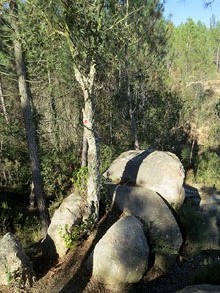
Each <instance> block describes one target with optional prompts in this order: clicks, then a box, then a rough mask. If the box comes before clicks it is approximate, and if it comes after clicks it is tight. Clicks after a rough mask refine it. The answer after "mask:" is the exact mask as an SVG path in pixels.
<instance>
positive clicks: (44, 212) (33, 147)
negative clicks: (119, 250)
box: [10, 1, 50, 235]
mask: <svg viewBox="0 0 220 293" xmlns="http://www.w3.org/2000/svg"><path fill="white" fill-rule="evenodd" d="M10 8H11V11H12V16H11V26H12V28H13V30H14V33H15V38H14V41H13V43H14V55H15V65H16V72H17V78H18V90H19V95H20V102H21V107H22V112H23V119H24V126H25V131H26V139H27V146H28V153H29V157H30V163H31V170H32V177H33V184H34V194H35V196H36V201H37V206H38V210H39V214H40V219H41V224H42V229H43V232H44V234H45V235H46V233H47V229H48V227H49V224H50V218H49V212H48V209H47V204H46V197H45V194H44V189H43V180H42V177H41V173H40V161H39V157H38V148H37V139H36V130H35V127H34V122H33V114H32V109H31V103H30V97H29V91H28V84H27V81H26V67H25V61H24V57H23V53H22V47H21V43H20V41H19V29H18V25H17V21H18V20H17V17H18V9H17V3H16V1H11V2H10Z"/></svg>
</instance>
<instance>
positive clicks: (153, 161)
mask: <svg viewBox="0 0 220 293" xmlns="http://www.w3.org/2000/svg"><path fill="white" fill-rule="evenodd" d="M103 175H104V177H105V178H107V179H110V180H112V181H113V182H117V183H120V184H123V183H127V184H128V185H133V186H143V187H147V188H149V189H152V190H154V191H156V192H158V193H159V194H160V195H161V196H162V197H163V198H164V199H165V200H166V201H167V202H168V203H169V204H171V205H172V206H173V207H179V206H181V205H182V203H183V201H184V199H185V192H184V189H183V180H184V177H185V174H184V169H183V166H182V164H181V162H180V160H179V158H178V157H177V156H176V155H175V154H173V153H170V152H163V151H153V152H149V151H128V152H124V153H122V154H121V155H120V156H119V157H118V158H117V159H116V160H115V161H113V163H112V164H111V166H110V167H109V168H108V170H107V171H106V172H105V173H104V174H103Z"/></svg>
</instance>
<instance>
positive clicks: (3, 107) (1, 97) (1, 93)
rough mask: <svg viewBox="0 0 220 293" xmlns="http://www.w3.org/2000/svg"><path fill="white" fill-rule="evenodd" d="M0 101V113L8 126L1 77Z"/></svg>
mask: <svg viewBox="0 0 220 293" xmlns="http://www.w3.org/2000/svg"><path fill="white" fill-rule="evenodd" d="M0 101H1V106H2V113H3V115H4V118H5V122H6V123H7V124H8V114H7V111H6V107H5V99H4V96H3V90H2V80H1V77H0Z"/></svg>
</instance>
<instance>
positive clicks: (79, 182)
mask: <svg viewBox="0 0 220 293" xmlns="http://www.w3.org/2000/svg"><path fill="white" fill-rule="evenodd" d="M71 181H72V183H73V186H74V189H75V190H76V191H77V192H79V194H81V195H82V196H84V197H85V196H86V194H87V181H88V167H81V168H80V169H78V170H76V171H75V172H74V173H73V177H72V179H71Z"/></svg>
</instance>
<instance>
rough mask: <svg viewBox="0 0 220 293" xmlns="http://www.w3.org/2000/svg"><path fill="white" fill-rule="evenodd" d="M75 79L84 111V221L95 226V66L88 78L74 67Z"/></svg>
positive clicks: (96, 173) (96, 216)
mask: <svg viewBox="0 0 220 293" xmlns="http://www.w3.org/2000/svg"><path fill="white" fill-rule="evenodd" d="M74 70H75V77H76V80H77V81H78V83H79V84H80V87H81V89H82V91H83V96H84V109H83V125H84V133H85V139H87V142H88V183H87V212H86V214H85V217H84V219H88V218H90V219H91V220H92V222H93V224H95V222H96V221H97V219H98V215H99V191H100V176H99V143H98V137H97V133H96V131H95V123H94V106H93V85H94V78H95V64H92V65H91V67H90V73H89V75H88V76H85V75H83V74H82V73H81V72H80V71H79V69H78V68H77V67H76V66H75V68H74Z"/></svg>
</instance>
